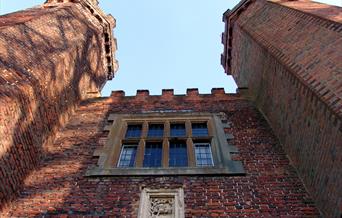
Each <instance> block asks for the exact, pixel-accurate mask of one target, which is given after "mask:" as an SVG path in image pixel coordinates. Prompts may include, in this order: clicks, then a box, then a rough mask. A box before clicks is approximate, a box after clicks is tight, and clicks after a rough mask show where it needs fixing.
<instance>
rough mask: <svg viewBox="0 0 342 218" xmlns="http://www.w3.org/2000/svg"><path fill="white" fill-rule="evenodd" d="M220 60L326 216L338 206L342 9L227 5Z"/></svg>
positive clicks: (341, 195)
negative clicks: (232, 7) (253, 106)
mask: <svg viewBox="0 0 342 218" xmlns="http://www.w3.org/2000/svg"><path fill="white" fill-rule="evenodd" d="M223 20H224V22H225V24H226V29H225V32H224V33H223V37H222V41H223V43H224V48H225V50H224V53H223V54H222V59H221V62H222V65H223V67H224V69H225V71H226V73H227V74H230V75H233V77H234V79H235V81H236V82H237V84H238V87H239V88H240V89H241V90H243V93H244V94H245V96H246V97H248V98H249V99H251V100H252V101H253V102H255V105H256V106H257V107H258V109H259V110H260V111H261V112H262V113H263V114H264V116H265V118H266V119H267V121H268V122H269V124H270V126H271V127H272V129H273V131H274V132H275V134H276V135H277V137H278V138H279V140H280V142H281V143H282V145H283V147H284V149H285V151H286V153H287V154H288V156H289V157H290V159H291V161H292V163H293V165H294V166H295V167H296V168H297V171H298V173H299V174H300V176H301V178H302V179H303V181H304V183H305V185H306V188H307V189H308V190H309V191H310V193H312V195H313V196H314V198H315V200H316V203H317V205H318V206H319V207H320V209H321V210H322V212H323V214H325V215H326V216H327V217H332V216H337V214H338V213H339V212H338V211H339V208H340V207H341V205H342V189H341V181H342V172H341V169H342V134H341V129H342V124H341V115H342V89H341V87H342V77H341V75H342V56H341V52H342V41H341V39H342V34H341V33H342V25H341V22H342V10H341V8H339V7H335V6H329V5H325V4H320V3H316V2H311V1H305V0H298V1H276V0H275V1H250V0H244V1H241V2H240V4H239V5H237V6H236V7H235V8H234V9H233V10H231V11H230V10H228V11H227V12H226V13H225V14H224V16H223Z"/></svg>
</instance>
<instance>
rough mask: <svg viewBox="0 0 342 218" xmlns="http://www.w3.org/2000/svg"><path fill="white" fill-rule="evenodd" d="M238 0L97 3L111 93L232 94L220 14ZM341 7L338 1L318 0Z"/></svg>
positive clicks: (12, 7)
mask: <svg viewBox="0 0 342 218" xmlns="http://www.w3.org/2000/svg"><path fill="white" fill-rule="evenodd" d="M43 2H44V0H11V1H9V0H0V14H6V13H9V12H13V11H16V10H20V9H25V8H28V7H32V6H35V5H38V4H41V3H43ZM238 2H239V0H163V1H161V0H143V1H142V0H115V1H114V0H100V5H101V8H102V9H103V10H104V11H105V12H106V13H110V14H112V15H113V16H114V17H115V18H116V20H117V27H116V28H115V30H114V34H115V36H116V38H117V40H118V48H119V50H118V51H117V54H116V56H117V59H118V60H119V62H120V68H119V71H118V72H117V74H116V77H115V78H114V79H113V80H112V81H109V82H107V84H106V86H105V87H104V89H103V91H102V95H103V96H107V95H109V94H110V92H111V90H124V91H125V92H126V95H135V93H136V90H137V89H149V90H150V93H151V94H155V95H158V94H160V93H161V90H162V89H163V88H173V89H174V90H175V93H176V94H184V93H185V91H186V88H199V91H200V93H210V90H211V88H213V87H224V88H225V90H226V92H235V90H236V85H235V83H234V81H233V79H232V78H231V77H230V76H227V75H226V74H224V72H223V69H222V67H221V66H220V54H221V52H222V50H223V47H222V45H221V33H222V31H223V29H224V24H223V23H222V21H221V19H222V14H223V13H224V12H225V11H226V10H227V9H228V8H232V7H234V6H235V5H236V4H237V3H238ZM319 2H324V3H328V4H334V5H338V6H342V0H322V1H319Z"/></svg>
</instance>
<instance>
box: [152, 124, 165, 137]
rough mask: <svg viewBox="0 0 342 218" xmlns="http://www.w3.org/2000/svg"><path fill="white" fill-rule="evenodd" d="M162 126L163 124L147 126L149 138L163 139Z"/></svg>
mask: <svg viewBox="0 0 342 218" xmlns="http://www.w3.org/2000/svg"><path fill="white" fill-rule="evenodd" d="M163 135H164V125H163V124H150V125H149V126H148V136H149V137H163Z"/></svg>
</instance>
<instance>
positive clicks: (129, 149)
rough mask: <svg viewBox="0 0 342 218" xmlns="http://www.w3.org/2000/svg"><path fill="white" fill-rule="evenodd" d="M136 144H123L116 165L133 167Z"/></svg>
mask: <svg viewBox="0 0 342 218" xmlns="http://www.w3.org/2000/svg"><path fill="white" fill-rule="evenodd" d="M137 147H138V146H137V145H123V146H122V148H121V154H120V158H119V162H118V167H134V163H135V156H136V154H137Z"/></svg>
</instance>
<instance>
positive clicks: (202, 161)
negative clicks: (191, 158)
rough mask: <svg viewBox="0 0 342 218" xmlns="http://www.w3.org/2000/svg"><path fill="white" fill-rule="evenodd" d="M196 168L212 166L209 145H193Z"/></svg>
mask: <svg viewBox="0 0 342 218" xmlns="http://www.w3.org/2000/svg"><path fill="white" fill-rule="evenodd" d="M195 156H196V166H198V167H206V166H214V162H213V156H212V153H211V146H210V143H195Z"/></svg>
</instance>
